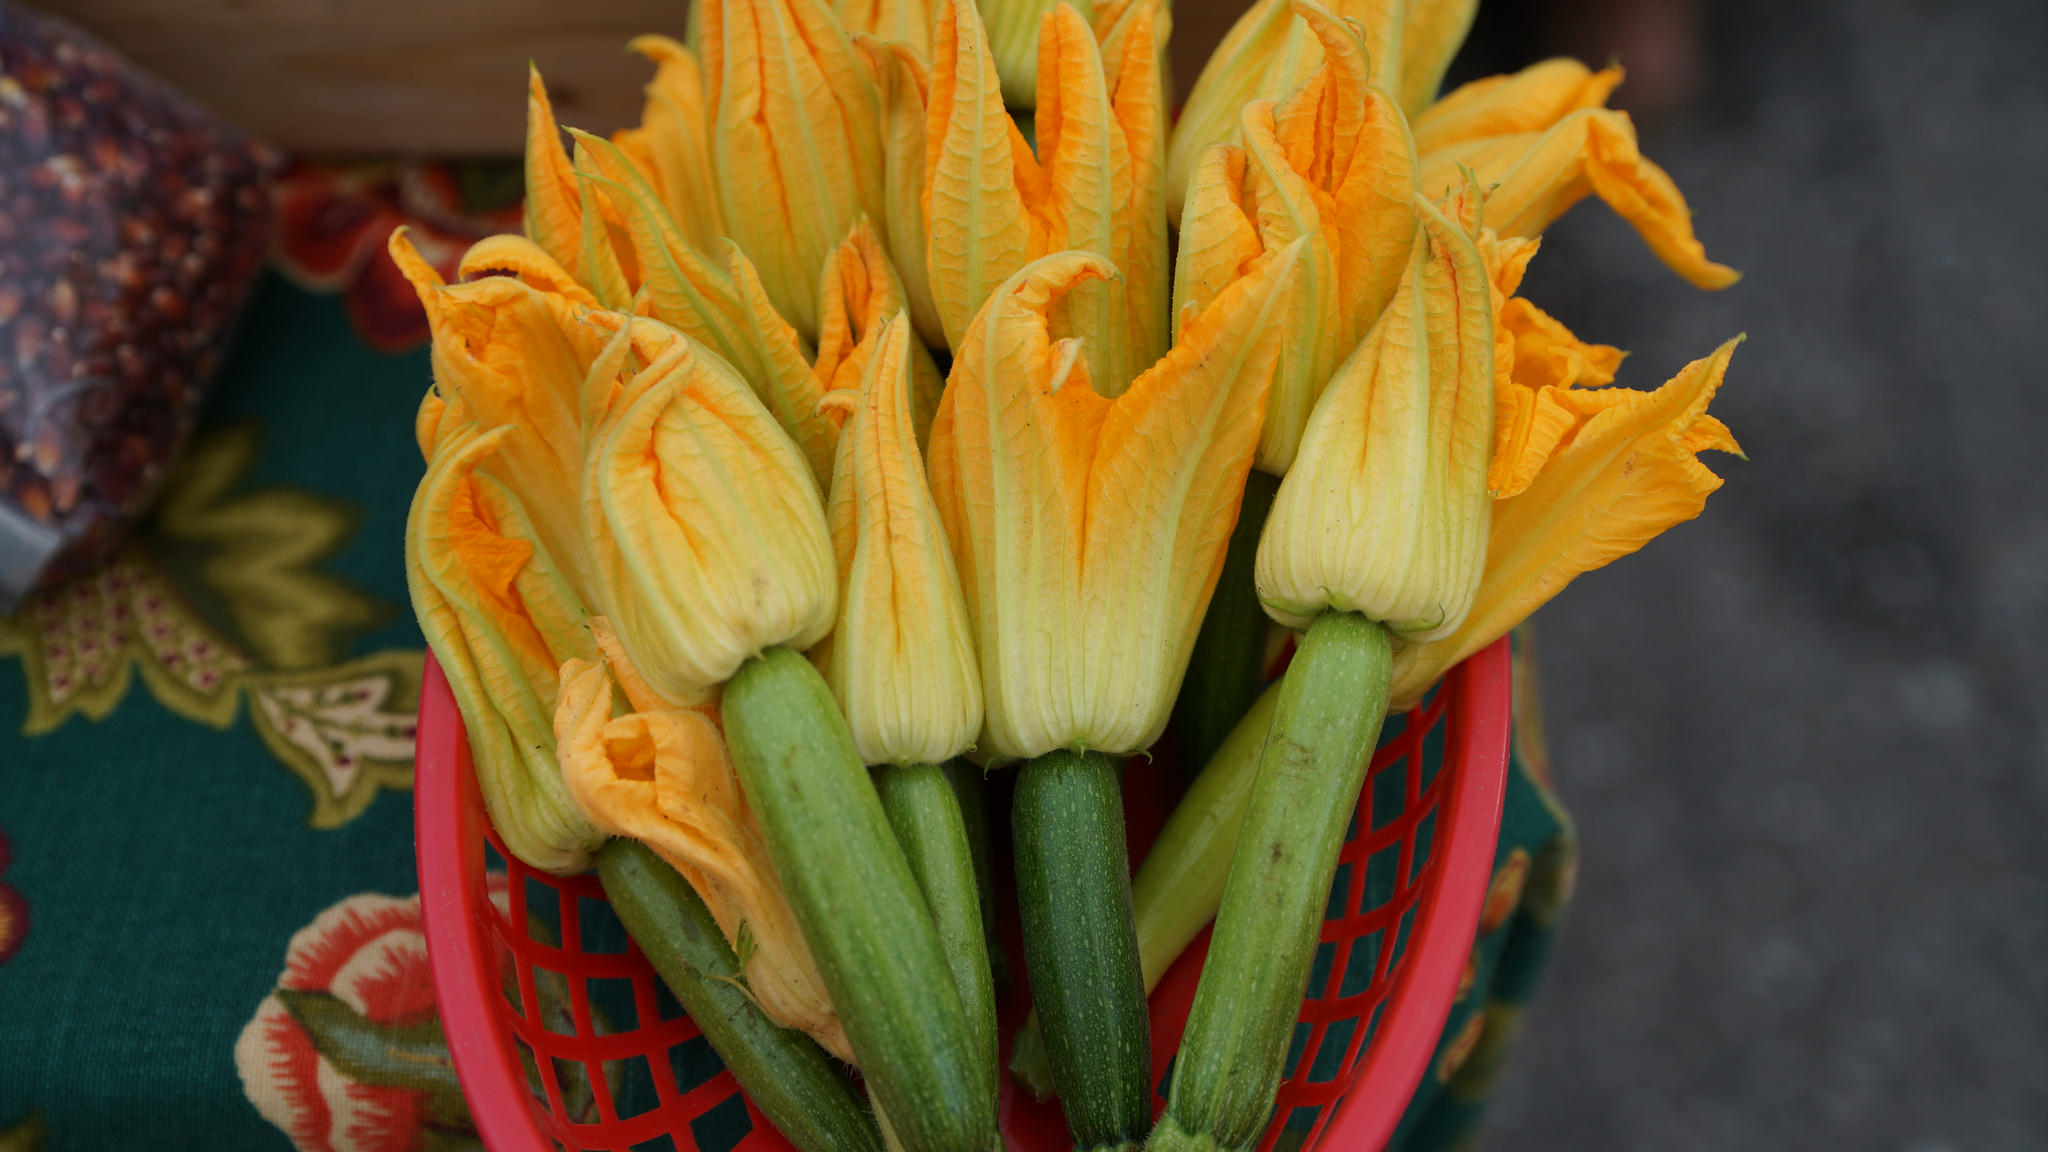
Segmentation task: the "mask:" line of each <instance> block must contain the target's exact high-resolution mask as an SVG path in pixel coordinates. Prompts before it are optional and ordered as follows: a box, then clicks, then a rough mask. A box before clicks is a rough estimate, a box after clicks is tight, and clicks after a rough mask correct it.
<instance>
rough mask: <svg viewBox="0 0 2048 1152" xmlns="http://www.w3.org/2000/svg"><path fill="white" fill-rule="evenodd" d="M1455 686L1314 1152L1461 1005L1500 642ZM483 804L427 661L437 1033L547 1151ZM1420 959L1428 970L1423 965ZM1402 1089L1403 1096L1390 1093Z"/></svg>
mask: <svg viewBox="0 0 2048 1152" xmlns="http://www.w3.org/2000/svg"><path fill="white" fill-rule="evenodd" d="M1445 679H1446V681H1447V682H1449V681H1451V680H1456V681H1457V684H1456V691H1457V693H1458V696H1459V699H1460V702H1461V703H1460V707H1459V709H1458V713H1459V715H1460V716H1461V717H1462V718H1463V719H1462V720H1461V721H1460V723H1458V724H1454V725H1450V726H1449V727H1448V729H1447V744H1446V746H1445V749H1444V765H1445V771H1447V772H1448V771H1452V770H1453V766H1455V771H1456V776H1455V777H1454V778H1453V779H1452V780H1449V781H1447V783H1449V784H1451V785H1452V786H1451V787H1448V788H1447V789H1446V790H1445V795H1444V796H1443V798H1442V799H1441V800H1440V801H1439V803H1440V804H1441V805H1442V806H1443V807H1442V809H1441V810H1440V812H1439V815H1438V827H1439V828H1445V829H1447V830H1448V833H1447V836H1446V839H1445V841H1444V843H1443V846H1442V850H1441V853H1440V854H1437V853H1432V855H1433V856H1434V857H1435V858H1436V859H1437V860H1439V861H1440V862H1441V865H1442V867H1441V868H1440V869H1437V870H1435V871H1436V875H1435V876H1434V877H1432V879H1431V880H1430V884H1431V886H1432V888H1433V889H1434V890H1435V891H1434V893H1433V894H1432V895H1431V897H1430V898H1429V899H1426V900H1423V901H1422V902H1421V905H1422V906H1421V910H1420V912H1419V914H1418V921H1417V924H1416V927H1415V938H1414V941H1413V945H1412V947H1411V948H1410V949H1409V950H1408V955H1407V957H1406V959H1405V961H1404V962H1403V964H1402V965H1401V969H1402V970H1401V973H1400V975H1399V976H1398V977H1396V983H1395V985H1394V988H1393V989H1392V991H1391V992H1390V993H1389V995H1388V998H1387V1005H1388V1007H1387V1015H1386V1017H1385V1018H1384V1019H1383V1020H1382V1022H1381V1025H1380V1029H1379V1032H1378V1034H1377V1036H1376V1038H1375V1041H1374V1043H1373V1045H1372V1047H1371V1048H1370V1050H1369V1051H1367V1052H1366V1053H1365V1054H1364V1055H1363V1057H1362V1058H1361V1060H1360V1063H1359V1064H1358V1066H1357V1067H1356V1068H1355V1069H1354V1070H1353V1072H1352V1079H1353V1082H1354V1083H1355V1084H1364V1083H1373V1084H1375V1090H1374V1091H1371V1092H1360V1091H1351V1092H1347V1093H1346V1094H1345V1096H1344V1097H1343V1098H1342V1099H1341V1100H1340V1101H1339V1102H1338V1103H1337V1104H1336V1105H1335V1106H1334V1108H1333V1109H1332V1112H1331V1115H1330V1116H1329V1117H1328V1118H1327V1120H1326V1122H1325V1124H1324V1126H1323V1131H1322V1132H1321V1134H1320V1135H1319V1137H1318V1139H1317V1140H1316V1143H1315V1145H1313V1146H1312V1147H1321V1148H1332V1149H1334V1148H1340V1147H1341V1148H1383V1147H1384V1146H1385V1145H1386V1142H1387V1140H1388V1139H1389V1138H1390V1137H1391V1136H1392V1135H1393V1133H1394V1130H1395V1127H1396V1126H1397V1125H1398V1124H1399V1123H1400V1120H1401V1116H1402V1114H1403V1113H1404V1112H1405V1111H1406V1109H1407V1106H1408V1101H1409V1100H1410V1098H1411V1097H1412V1096H1413V1095H1414V1091H1415V1086H1416V1085H1417V1084H1418V1083H1420V1082H1421V1079H1422V1077H1423V1075H1424V1073H1425V1072H1426V1070H1427V1068H1428V1064H1429V1058H1430V1056H1431V1054H1432V1053H1433V1052H1434V1051H1435V1049H1436V1045H1437V1041H1438V1039H1439V1036H1440V1034H1441V1032H1442V1030H1443V1025H1444V1021H1445V1020H1446V1019H1448V1018H1449V1015H1450V1010H1451V1006H1452V1004H1453V1002H1454V1001H1455V1000H1456V998H1457V985H1458V980H1459V977H1460V975H1461V974H1462V972H1463V970H1464V964H1465V959H1466V957H1467V955H1468V954H1469V952H1470V948H1471V941H1472V940H1473V939H1474V938H1475V937H1476V935H1477V932H1478V926H1479V916H1480V912H1481V910H1482V908H1483V906H1484V903H1485V896H1486V888H1487V883H1488V881H1489V879H1490V878H1491V876H1492V870H1493V858H1494V849H1495V846H1496V843H1497V841H1498V838H1499V830H1500V820H1501V811H1502V805H1503V803H1504V801H1505V797H1506V791H1507V789H1506V783H1507V765H1508V741H1509V734H1510V729H1511V720H1512V706H1513V678H1512V671H1511V660H1510V655H1509V642H1508V639H1507V638H1506V637H1502V638H1501V639H1499V640H1497V641H1495V642H1494V643H1492V644H1490V645H1488V646H1487V647H1485V648H1483V649H1481V650H1480V651H1479V652H1477V653H1475V654H1474V655H1473V656H1471V657H1470V658H1468V659H1467V660H1465V661H1464V662H1463V663H1461V664H1459V665H1458V666H1457V667H1455V668H1453V669H1452V670H1451V672H1450V673H1449V674H1448V675H1447V676H1446V677H1445ZM485 819H486V817H485V815H484V809H483V803H482V797H481V795H480V794H479V793H478V791H477V784H476V776H475V773H474V771H473V770H471V765H470V760H469V742H468V737H467V733H466V732H465V730H464V726H463V724H462V720H461V716H460V713H459V712H458V711H457V709H456V706H455V701H454V696H453V693H452V691H451V690H450V688H449V685H448V681H447V677H446V675H445V674H444V673H443V672H442V670H441V666H440V663H439V661H437V660H436V659H435V657H434V655H433V653H432V652H431V651H429V652H428V653H427V658H426V672H425V677H424V679H423V682H422V685H421V692H420V712H419V725H418V729H417V752H416V757H415V779H414V785H413V836H414V848H415V853H416V858H417V862H418V869H419V881H420V915H421V920H422V927H423V928H424V931H425V936H426V940H427V957H428V965H429V967H430V969H431V971H432V973H433V981H434V995H435V999H436V1001H437V1003H438V1005H439V1010H440V1013H441V1024H442V1031H443V1033H444V1034H445V1036H446V1038H447V1042H448V1051H449V1056H450V1058H451V1059H452V1060H453V1062H454V1065H455V1075H456V1079H457V1080H458V1081H459V1082H460V1083H461V1085H462V1089H463V1094H464V1096H465V1097H466V1098H467V1099H468V1101H469V1102H470V1103H471V1109H470V1112H471V1117H472V1119H473V1121H474V1122H475V1124H476V1129H477V1134H478V1136H479V1137H480V1138H481V1140H482V1142H483V1145H484V1147H485V1148H487V1149H490V1150H491V1152H547V1150H548V1149H550V1148H552V1147H553V1142H552V1141H550V1140H548V1139H547V1137H546V1136H545V1135H544V1134H543V1131H544V1130H543V1127H542V1123H541V1118H540V1117H539V1116H538V1115H536V1109H537V1108H538V1106H539V1105H538V1104H537V1102H535V1101H534V1100H533V1099H532V1095H531V1093H530V1092H528V1091H527V1087H526V1084H525V1082H524V1080H523V1079H522V1078H521V1077H520V1076H519V1073H518V1062H517V1061H516V1060H511V1059H507V1058H506V1055H505V1054H506V1053H508V1052H510V1051H512V1050H513V1038H512V1032H511V1028H510V1025H509V1023H508V1022H507V1020H506V1019H505V1016H504V1014H503V1013H500V1012H495V1011H493V1010H492V998H491V997H490V996H489V995H488V994H487V993H486V991H485V990H486V989H495V988H496V987H497V986H498V974H497V969H496V960H495V957H496V952H495V947H494V944H493V942H492V941H491V940H490V939H489V936H488V931H489V930H488V928H487V926H486V922H485V919H484V918H483V917H477V916H472V915H469V914H468V908H467V900H466V899H465V897H466V894H467V893H471V892H481V891H483V890H484V875H483V873H484V866H485V857H484V853H483V852H481V851H473V850H471V848H472V846H477V845H481V844H482V843H484V841H485V835H484V821H485ZM1424 961H1428V962H1427V963H1425V962H1424ZM1396 1086H1398V1088H1399V1091H1398V1092H1396V1091H1392V1090H1390V1089H1392V1088H1394V1087H1396Z"/></svg>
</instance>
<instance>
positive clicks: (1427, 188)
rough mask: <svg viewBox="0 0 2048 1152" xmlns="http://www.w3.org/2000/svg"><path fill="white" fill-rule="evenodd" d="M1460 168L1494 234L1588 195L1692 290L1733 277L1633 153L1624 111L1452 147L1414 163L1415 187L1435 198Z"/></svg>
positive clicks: (1548, 216) (1678, 199)
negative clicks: (1472, 177) (1418, 170)
mask: <svg viewBox="0 0 2048 1152" xmlns="http://www.w3.org/2000/svg"><path fill="white" fill-rule="evenodd" d="M1466 169H1469V170H1471V171H1472V172H1474V173H1476V174H1477V176H1478V178H1479V181H1480V183H1481V184H1483V185H1487V186H1490V187H1491V191H1490V192H1489V193H1488V195H1487V200H1486V223H1487V225H1488V227H1491V228H1493V229H1495V230H1496V231H1498V232H1499V233H1500V234H1501V235H1503V236H1537V235H1540V234H1542V232H1543V230H1544V229H1545V228H1548V227H1549V226H1550V224H1551V222H1552V221H1554V220H1556V219H1557V218H1558V217H1560V216H1562V215H1564V214H1565V212H1566V211H1568V210H1569V209H1570V208H1571V207H1572V206H1573V205H1575V204H1577V203H1578V202H1579V201H1581V200H1583V199H1585V198H1586V197H1587V196H1589V195H1594V194H1597V195H1598V196H1599V197H1600V198H1601V199H1602V200H1604V201H1606V202H1607V205H1608V207H1610V208H1612V209H1614V211H1615V213H1616V214H1617V215H1619V216H1621V218H1622V219H1624V220H1626V221H1628V222H1629V224H1630V225H1631V226H1633V227H1634V228H1635V230H1636V232H1637V233H1638V234H1639V235H1641V236H1642V238H1643V240H1644V242H1645V243H1647V244H1649V246H1650V250H1651V251H1652V252H1655V253H1656V254H1657V256H1658V258H1659V259H1661V260H1663V261H1664V263H1665V264H1666V265H1668V266H1669V267H1670V268H1671V270H1672V271H1674V272H1677V273H1678V274H1679V275H1681V276H1683V277H1685V278H1686V279H1687V280H1689V281H1691V282H1692V283H1693V284H1694V285H1695V286H1697V287H1700V288H1709V289H1714V288H1725V287H1727V286H1728V285H1730V284H1733V283H1734V282H1735V281H1736V280H1737V279H1739V278H1740V273H1738V272H1736V271H1735V270H1734V269H1732V268H1728V267H1725V266H1723V265H1720V264H1715V263H1712V262H1711V261H1709V260H1708V259H1707V257H1706V249H1705V248H1704V247H1703V246H1702V245H1701V244H1700V242H1699V239H1698V238H1697V237H1696V236H1694V235H1693V230H1692V213H1691V211H1690V210H1689V209H1688V208H1687V207H1686V205H1685V198H1684V196H1683V195H1681V194H1680V193H1679V191H1678V187H1677V186H1676V185H1675V184H1673V183H1672V182H1671V177H1670V176H1668V175H1666V174H1665V172H1664V170H1663V169H1662V168H1659V167H1657V166H1656V165H1655V164H1653V163H1651V162H1650V161H1649V160H1647V159H1645V158H1644V157H1643V155H1642V153H1641V152H1639V151H1638V150H1637V148H1636V134H1635V126H1634V124H1632V123H1631V122H1630V120H1629V118H1628V115H1627V114H1626V113H1623V112H1616V111H1612V110H1608V109H1587V110H1582V111H1578V112H1573V113H1571V114H1569V115H1567V116H1566V117H1565V118H1564V119H1563V120H1560V121H1559V122H1558V123H1557V124H1556V126H1554V127H1552V128H1551V129H1549V130H1548V131H1546V132H1524V133H1518V134H1514V135H1507V136H1488V137H1481V138H1478V139H1473V140H1467V141H1463V142H1461V143H1457V144H1452V145H1449V146H1446V147H1443V148H1439V149H1436V150H1434V151H1431V152H1428V153H1426V154H1425V155H1424V156H1423V158H1422V189H1423V191H1424V192H1425V193H1428V194H1431V195H1442V194H1444V193H1446V192H1449V191H1452V190H1454V189H1456V188H1457V187H1458V186H1459V185H1461V184H1462V183H1463V181H1464V176H1463V175H1462V172H1463V171H1464V170H1466Z"/></svg>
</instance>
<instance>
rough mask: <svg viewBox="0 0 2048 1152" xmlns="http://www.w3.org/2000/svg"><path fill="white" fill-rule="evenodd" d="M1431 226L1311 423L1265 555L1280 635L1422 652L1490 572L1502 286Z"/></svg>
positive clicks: (1261, 568)
mask: <svg viewBox="0 0 2048 1152" xmlns="http://www.w3.org/2000/svg"><path fill="white" fill-rule="evenodd" d="M1414 206H1415V211H1416V214H1417V215H1418V217H1419V218H1420V219H1421V221H1422V227H1421V229H1420V230H1419V232H1418V233H1417V235H1416V238H1415V244H1414V247H1413V249H1412V252H1411V255H1410V257H1409V262H1408V271H1407V273H1406V274H1405V276H1404V277H1403V278H1402V281H1401V285H1400V288H1399V290H1398V291H1397V292H1396V293H1395V296H1394V299H1393V302H1392V303H1390V304H1389V305H1388V306H1387V309H1386V311H1385V312H1384V313H1382V314H1381V316H1380V318H1379V322H1378V323H1377V324H1375V325H1374V327H1373V330H1372V332H1371V334H1369V335H1368V336H1367V337H1366V339H1365V342H1364V343H1363V344H1361V345H1360V346H1359V348H1358V350H1357V351H1356V352H1354V353H1353V354H1352V356H1351V358H1350V359H1349V360H1348V361H1346V362H1345V363H1344V365H1343V366H1342V367H1340V368H1339V369H1338V370H1337V375H1336V377H1335V378H1334V379H1332V380H1331V381H1330V384H1329V387H1328V388H1326V389H1325V390H1324V392H1323V396H1322V399H1321V400H1319V401H1318V402H1317V404H1316V407H1315V411H1314V412H1313V413H1311V414H1310V416H1309V419H1308V425H1307V427H1306V428H1305V429H1304V431H1303V434H1302V441H1301V450H1300V452H1299V454H1298V455H1297V456H1296V457H1295V462H1294V467H1293V468H1292V469H1291V470H1290V471H1289V472H1288V473H1287V478H1286V479H1285V480H1283V481H1282V482H1281V485H1280V491H1279V493H1278V494H1277V495H1276V496H1275V498H1274V501H1273V509H1272V512H1271V513H1270V515H1269V516H1268V518H1267V521H1266V530H1265V534H1264V535H1263V536H1262V537H1261V538H1260V541H1259V553H1258V561H1257V571H1256V577H1255V578H1256V583H1257V586H1258V591H1259V598H1260V600H1261V601H1263V602H1264V603H1265V605H1266V610H1267V612H1268V613H1270V614H1271V615H1272V616H1273V618H1274V619H1276V620H1278V621H1280V622H1281V623H1283V624H1286V625H1289V626H1291V627H1300V626H1302V625H1304V624H1306V623H1307V622H1308V621H1309V620H1310V619H1312V618H1314V617H1315V616H1317V615H1319V614H1320V613H1322V612H1324V611H1328V610H1331V609H1335V610H1338V611H1347V612H1358V613H1362V614H1363V615H1365V616H1366V617H1368V618H1369V619H1373V620H1377V621H1380V622H1382V623H1384V624H1385V625H1386V626H1387V628H1388V629H1389V630H1390V631H1392V632H1393V633H1394V634H1395V635H1397V636H1399V637H1401V638H1403V639H1405V640H1407V641H1409V642H1411V643H1422V642H1425V641H1428V640H1433V639H1436V638H1438V637H1441V636H1445V635H1448V634H1450V633H1451V632H1453V631H1455V630H1456V629H1457V627H1458V625H1459V624H1460V623H1462V622H1463V621H1464V618H1465V613H1466V610H1467V609H1468V608H1469V607H1470V605H1471V603H1472V595H1473V591H1474V589H1475V588H1476V586H1477V584H1478V581H1479V576H1480V572H1481V565H1482V563H1483V562H1484V559H1485V547H1486V526H1487V513H1488V511H1489V507H1488V506H1489V501H1488V499H1487V494H1486V476H1487V470H1488V466H1489V464H1490V463H1491V460H1492V456H1493V452H1492V449H1493V443H1494V389H1495V379H1494V330H1493V302H1492V293H1493V291H1494V288H1493V284H1492V282H1491V280H1490V278H1489V275H1488V270H1487V267H1486V265H1485V262H1484V261H1483V260H1482V258H1481V256H1480V253H1479V249H1478V246H1477V245H1476V244H1475V243H1474V242H1473V239H1472V237H1471V236H1470V235H1469V234H1468V233H1467V232H1466V230H1465V226H1464V225H1463V224H1461V223H1460V222H1459V221H1456V220H1453V219H1451V218H1449V217H1447V216H1445V215H1444V214H1443V213H1442V212H1441V211H1439V210H1438V209H1437V208H1436V207H1435V206H1434V205H1432V204H1430V203H1429V202H1428V201H1426V200H1424V199H1423V198H1422V197H1420V196H1417V197H1416V198H1415V201H1414Z"/></svg>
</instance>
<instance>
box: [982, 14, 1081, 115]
mask: <svg viewBox="0 0 2048 1152" xmlns="http://www.w3.org/2000/svg"><path fill="white" fill-rule="evenodd" d="M1063 2H1064V3H1067V4H1069V5H1071V6H1072V7H1073V8H1074V9H1075V10H1076V11H1077V12H1078V13H1079V14H1080V16H1081V18H1082V20H1083V21H1084V22H1086V23H1087V24H1088V25H1089V26H1090V27H1091V28H1092V27H1093V26H1094V22H1095V6H1094V4H1093V3H1092V0H1079V3H1075V0H980V3H979V5H978V7H979V8H980V9H981V19H982V21H983V23H984V24H985V25H986V26H987V28H988V48H989V55H990V57H991V58H992V59H993V60H994V61H995V68H996V72H997V74H998V75H999V76H1001V78H1002V95H1003V103H1005V104H1007V105H1009V106H1010V107H1012V108H1017V109H1028V108H1032V107H1035V106H1036V104H1037V102H1038V101H1040V100H1043V99H1045V89H1044V87H1043V86H1042V84H1041V83H1040V79H1041V76H1040V74H1041V71H1042V65H1041V63H1040V57H1041V53H1043V52H1044V51H1045V41H1044V39H1043V37H1042V36H1041V34H1040V32H1041V29H1042V27H1043V25H1044V21H1045V18H1046V17H1047V16H1050V15H1052V14H1053V12H1055V11H1056V10H1057V9H1058V7H1059V5H1060V4H1061V3H1063Z"/></svg>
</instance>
